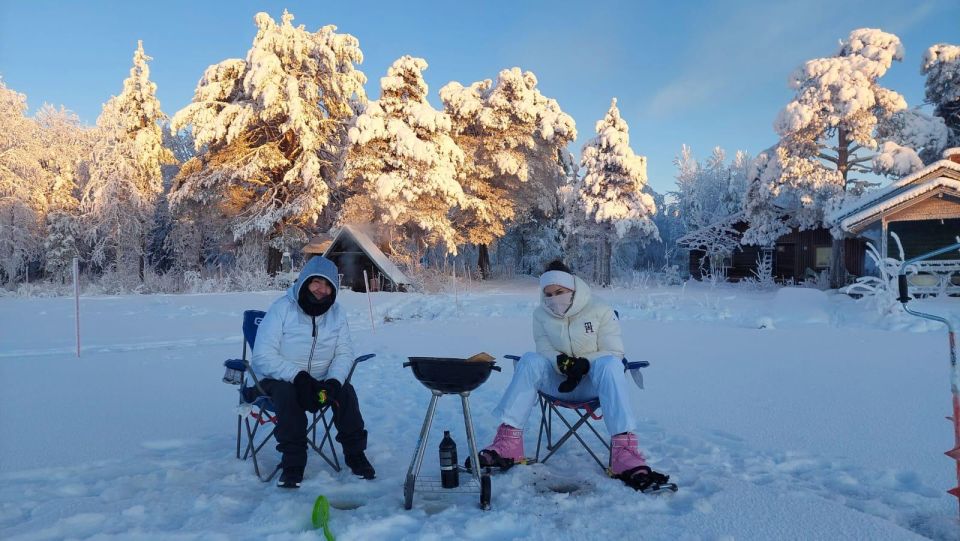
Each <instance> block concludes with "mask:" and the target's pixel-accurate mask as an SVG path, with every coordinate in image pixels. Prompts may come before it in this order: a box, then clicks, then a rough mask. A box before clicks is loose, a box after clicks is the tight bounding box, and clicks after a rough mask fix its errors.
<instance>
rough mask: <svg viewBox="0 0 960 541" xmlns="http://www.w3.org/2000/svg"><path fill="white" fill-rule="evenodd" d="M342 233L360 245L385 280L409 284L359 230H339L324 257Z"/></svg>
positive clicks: (353, 228)
mask: <svg viewBox="0 0 960 541" xmlns="http://www.w3.org/2000/svg"><path fill="white" fill-rule="evenodd" d="M344 233H349V234H350V236H351V237H353V240H355V241H357V244H358V245H360V249H361V250H363V251H364V252H366V254H367V256H368V257H369V258H370V259H371V260H372V261H373V264H374V265H376V266H377V268H378V269H380V272H382V273H383V274H384V275H385V276H386V277H387V278H389V279H390V280H391V281H392V282H393V283H395V284H411V283H413V282H411V281H410V279H409V278H407V276H406V275H405V274H403V272H402V271H401V270H400V269H399V268H397V266H396V265H394V264H393V261H390V259H389V258H388V257H387V256H386V254H384V253H383V252H382V251H380V248H377V244H376V243H375V242H373V239H371V238H370V236H369V235H367V234H366V233H364V232H363V231H361V230H360V229H359V228H356V227H353V226H350V225H345V226H343V227H342V228H340V232H339V233H337V236H336V237H335V238H334V239H333V242H332V243H330V246H329V247H328V248H327V250H326V251H325V252H324V253H323V256H324V257H327V255H328V254H329V252H330V250H331V249H332V248H333V247H334V246H336V245H337V241H338V240H340V237H341V236H343V234H344Z"/></svg>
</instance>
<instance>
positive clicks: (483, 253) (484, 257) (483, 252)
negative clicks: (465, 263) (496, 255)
mask: <svg viewBox="0 0 960 541" xmlns="http://www.w3.org/2000/svg"><path fill="white" fill-rule="evenodd" d="M477 248H479V249H478V250H477V267H479V269H480V279H481V280H488V279H489V278H490V251H489V249H488V248H487V245H486V244H481V245H479V246H478V247H477Z"/></svg>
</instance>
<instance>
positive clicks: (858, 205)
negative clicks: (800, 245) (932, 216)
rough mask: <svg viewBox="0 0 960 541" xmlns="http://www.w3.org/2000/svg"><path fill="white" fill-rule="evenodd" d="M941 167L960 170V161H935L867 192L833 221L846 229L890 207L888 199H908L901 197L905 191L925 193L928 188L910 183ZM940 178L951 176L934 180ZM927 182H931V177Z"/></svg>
mask: <svg viewBox="0 0 960 541" xmlns="http://www.w3.org/2000/svg"><path fill="white" fill-rule="evenodd" d="M939 169H950V170H953V171H956V172H960V163H956V162H953V161H950V160H939V161H936V162H933V163H931V164H930V165H928V166H926V167H924V168H923V169H921V170H919V171H917V172H916V173H913V174H912V175H907V176H905V177H903V178H902V179H900V180H897V181H894V182H892V183H891V184H890V185H889V186H886V187H884V188H881V189H879V190H875V191H872V192H867V193H866V194H864V195H863V197H861V198H859V199H857V200H855V201H853V202H851V203H850V204H848V205H845V206H843V207H841V208H840V209H839V210H837V211H836V212H834V213H833V215H832V221H833V222H834V223H836V222H840V224H841V227H843V228H844V229H846V228H847V224H848V223H850V224H852V223H856V222H858V221H860V220H862V219H864V218H866V217H867V216H870V215H872V214H874V213H876V212H882V209H881V206H882V208H883V209H886V208H890V206H891V205H887V204H886V203H885V201H886V200H888V199H891V198H892V199H896V200H897V202H898V203H896V204H899V203H902V202H903V201H905V200H906V199H903V198H902V197H901V196H902V195H903V194H905V193H911V194H913V196H912V197H916V196H918V195H920V194H922V193H925V192H926V191H927V190H926V189H924V190H921V191H915V190H913V189H912V188H913V187H912V186H910V185H911V184H914V183H916V182H917V181H918V180H919V179H921V178H923V177H925V176H927V175H929V174H930V173H933V172H935V171H937V170H939ZM939 179H945V180H950V179H949V177H936V178H935V179H934V180H939ZM927 182H929V179H928V181H927ZM927 182H924V183H923V185H924V186H926V184H927ZM907 199H909V198H907ZM854 216H860V218H858V219H857V220H852V218H853V217H854Z"/></svg>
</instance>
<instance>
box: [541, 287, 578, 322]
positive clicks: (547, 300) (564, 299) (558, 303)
mask: <svg viewBox="0 0 960 541" xmlns="http://www.w3.org/2000/svg"><path fill="white" fill-rule="evenodd" d="M543 302H544V304H546V305H547V309H549V310H550V311H551V312H553V313H554V314H557V315H558V316H562V315H564V314H566V313H567V310H569V309H570V306H571V305H573V291H567V292H564V293H560V294H559V295H554V296H552V297H544V298H543Z"/></svg>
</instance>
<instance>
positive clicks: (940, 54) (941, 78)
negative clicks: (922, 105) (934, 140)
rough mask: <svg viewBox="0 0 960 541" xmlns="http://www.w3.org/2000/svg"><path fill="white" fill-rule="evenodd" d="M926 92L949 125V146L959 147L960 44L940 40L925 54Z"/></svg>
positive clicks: (929, 100)
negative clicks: (940, 41)
mask: <svg viewBox="0 0 960 541" xmlns="http://www.w3.org/2000/svg"><path fill="white" fill-rule="evenodd" d="M920 72H921V73H923V74H924V75H926V76H927V80H926V85H925V88H924V90H925V96H926V101H927V103H929V104H931V105H933V108H934V113H935V114H936V115H937V116H939V117H940V118H942V119H943V120H944V122H945V123H946V125H947V128H949V129H950V141H949V142H948V146H949V147H960V46H958V45H951V44H949V43H938V44H936V45H934V46H932V47H930V48H929V49H927V50H926V52H925V53H924V54H923V62H922V64H921V66H920Z"/></svg>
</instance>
